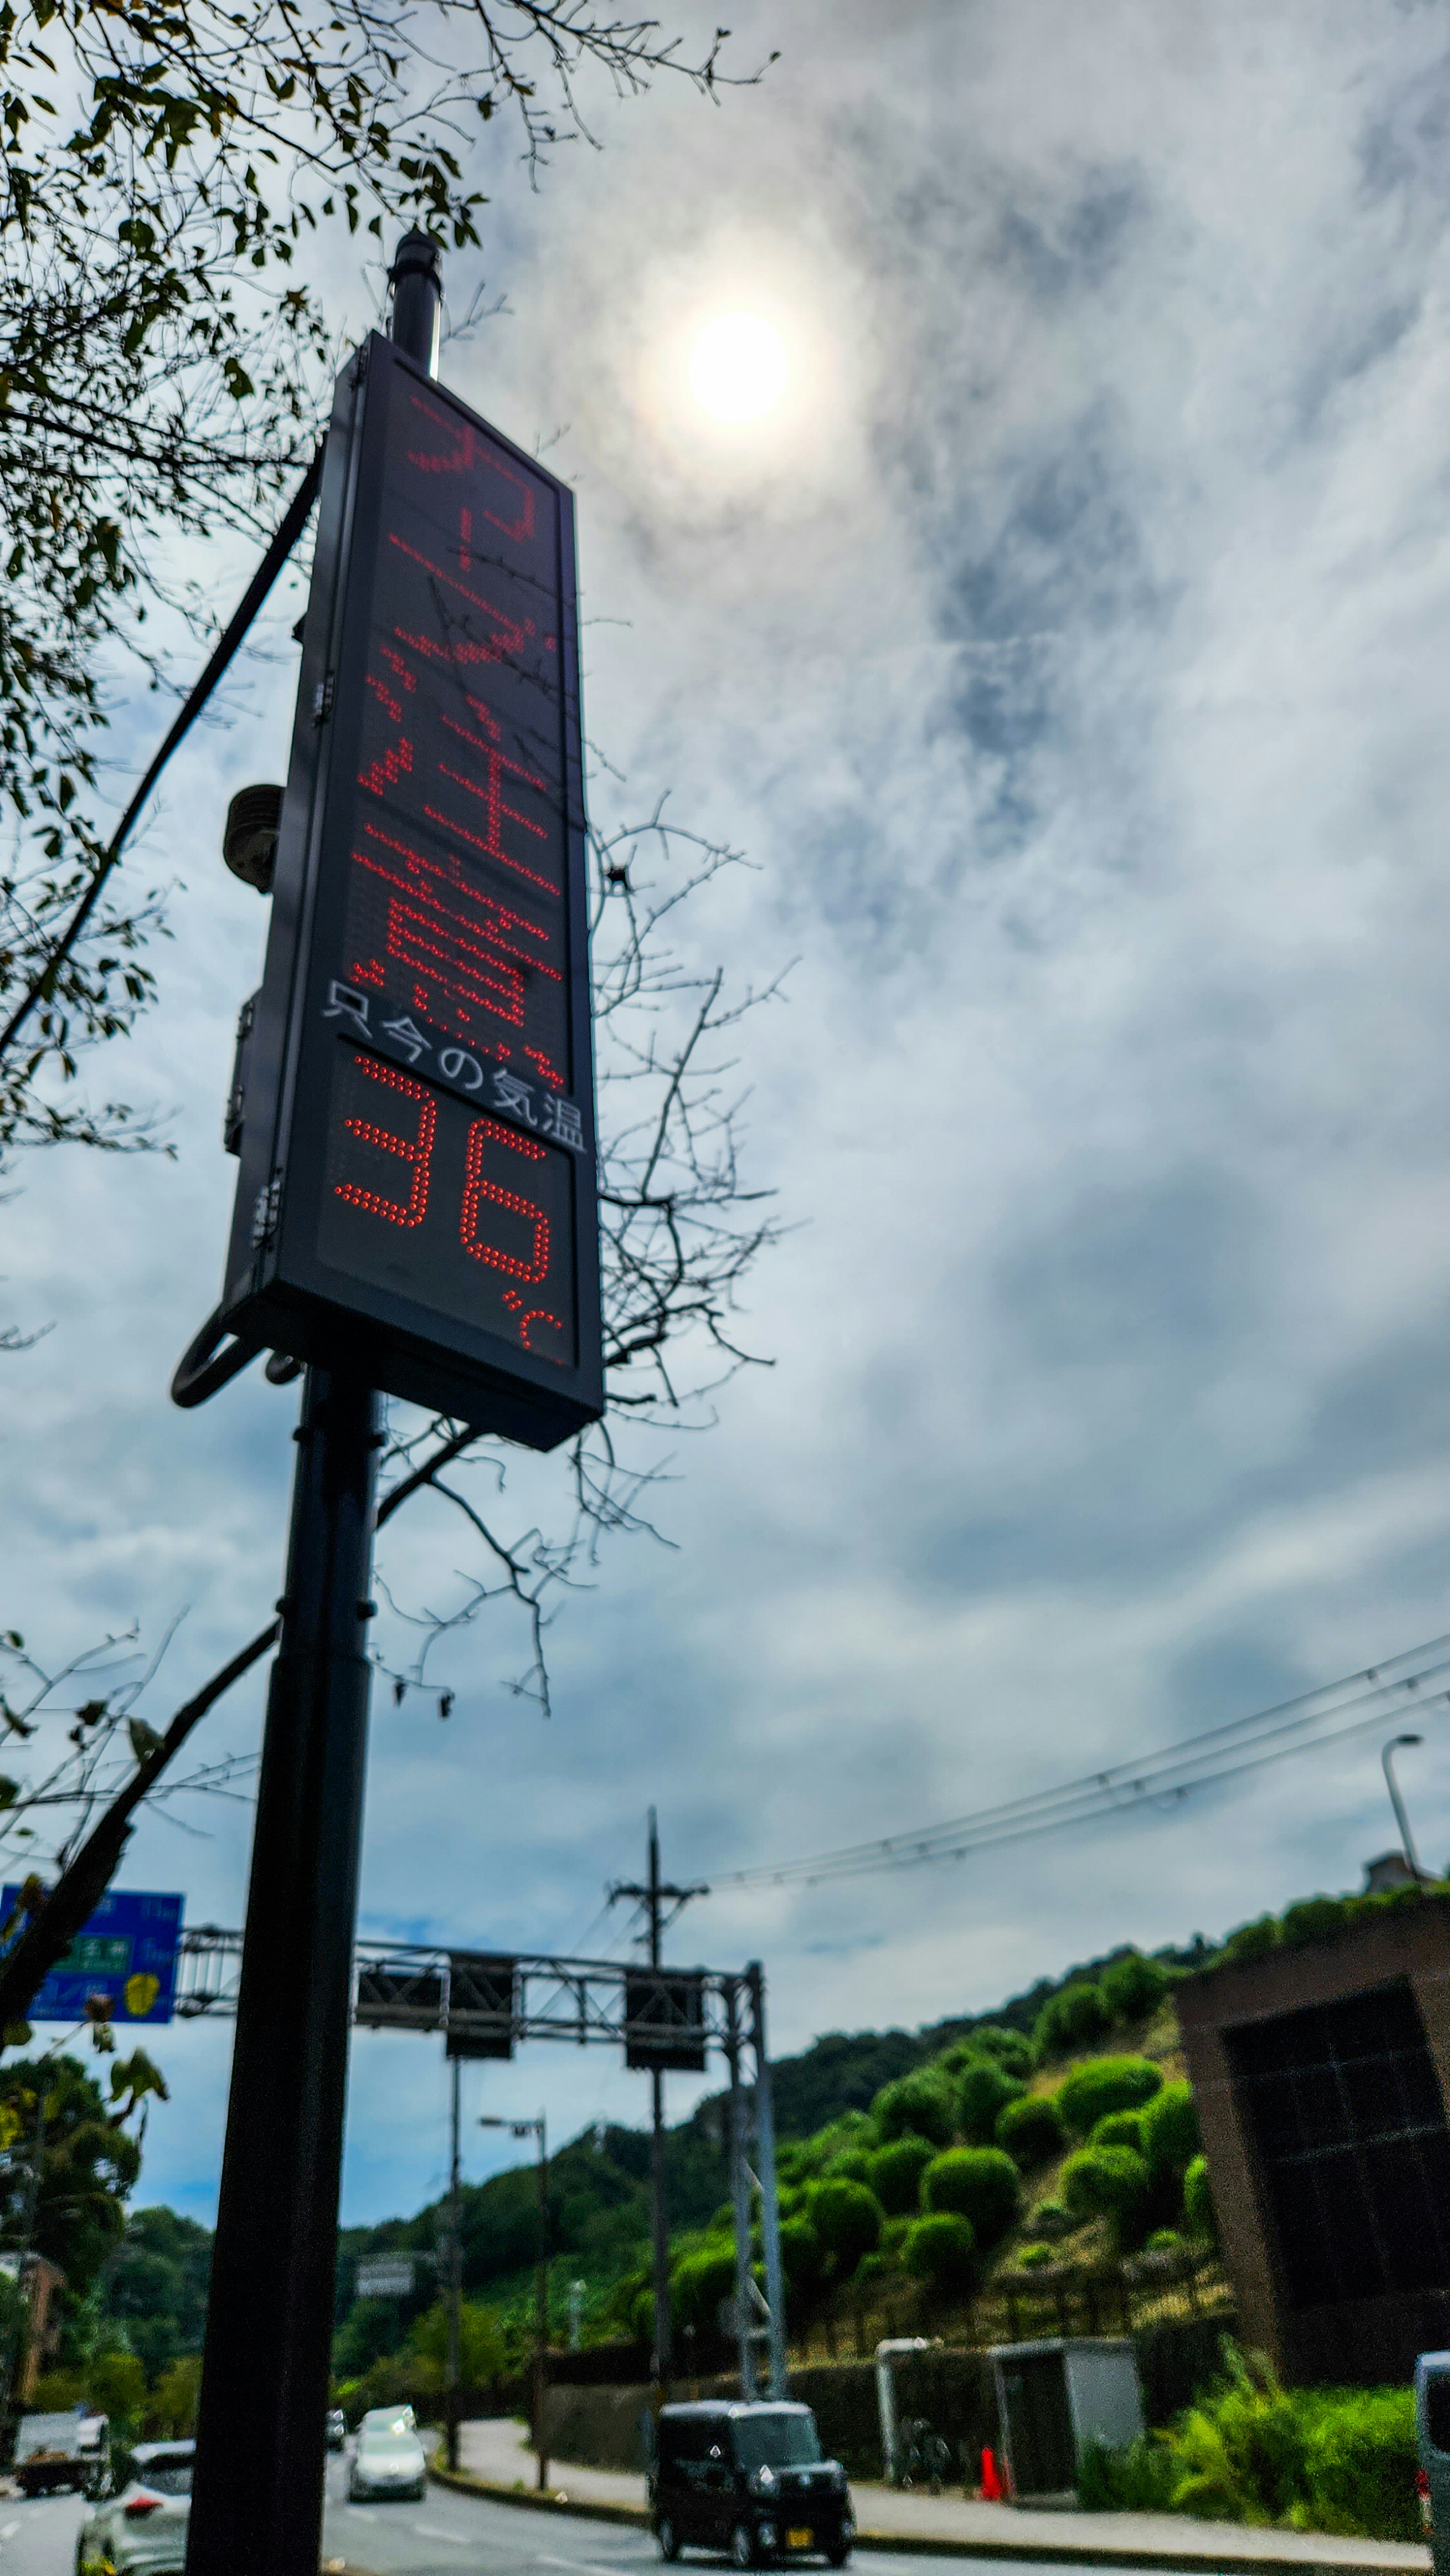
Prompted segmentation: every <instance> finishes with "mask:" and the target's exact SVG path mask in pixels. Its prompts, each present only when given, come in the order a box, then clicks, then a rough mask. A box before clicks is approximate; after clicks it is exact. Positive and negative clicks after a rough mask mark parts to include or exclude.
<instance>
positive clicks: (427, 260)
mask: <svg viewBox="0 0 1450 2576" xmlns="http://www.w3.org/2000/svg"><path fill="white" fill-rule="evenodd" d="M388 279H389V282H390V284H391V286H392V290H393V328H392V339H393V342H394V345H395V346H396V347H397V348H399V349H401V350H402V351H403V352H404V354H405V355H406V356H407V357H410V358H416V360H417V362H418V364H419V366H420V367H422V368H424V369H426V371H427V373H428V374H429V375H430V376H436V375H437V373H438V335H439V327H440V324H441V322H442V317H443V255H442V253H441V251H440V250H439V248H438V244H437V243H436V242H435V241H430V240H429V238H428V235H427V234H426V233H417V232H414V233H404V235H403V238H402V240H401V241H400V242H399V244H398V252H397V257H396V258H395V260H394V261H393V265H392V267H391V268H390V269H389V271H388Z"/></svg>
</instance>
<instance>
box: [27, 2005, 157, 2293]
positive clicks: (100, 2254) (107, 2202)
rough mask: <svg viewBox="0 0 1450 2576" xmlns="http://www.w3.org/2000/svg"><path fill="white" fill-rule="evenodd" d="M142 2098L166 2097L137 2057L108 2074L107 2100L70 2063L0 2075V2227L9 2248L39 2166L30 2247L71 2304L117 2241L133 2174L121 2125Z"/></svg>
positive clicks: (130, 2140) (40, 2062)
mask: <svg viewBox="0 0 1450 2576" xmlns="http://www.w3.org/2000/svg"><path fill="white" fill-rule="evenodd" d="M148 2094H156V2095H158V2096H159V2097H160V2098H161V2099H162V2100H163V2101H164V2100H165V2098H166V2087H165V2085H164V2083H163V2082H162V2079H161V2077H160V2075H159V2074H158V2073H157V2070H156V2069H155V2067H154V2066H152V2065H151V2063H150V2060H149V2059H148V2058H146V2057H145V2056H144V2055H143V2053H142V2051H141V2050H140V2049H137V2050H136V2051H135V2052H134V2054H133V2055H132V2056H131V2057H130V2058H129V2059H127V2060H125V2061H124V2062H122V2063H117V2064H116V2065H114V2066H113V2067H112V2068H111V2070H110V2086H109V2099H107V2097H106V2096H104V2095H103V2094H102V2092H101V2088H100V2086H99V2084H97V2083H96V2082H95V2081H94V2079H93V2078H92V2077H91V2076H89V2075H88V2074H87V2073H86V2071H85V2069H84V2067H83V2066H82V2065H81V2064H80V2063H79V2061H78V2060H77V2059H76V2058H74V2057H55V2058H48V2059H31V2058H24V2057H22V2058H17V2059H16V2060H15V2062H14V2063H13V2064H12V2065H9V2066H6V2067H4V2068H3V2069H0V2113H3V2114H4V2115H5V2117H6V2119H7V2122H8V2125H9V2126H10V2130H11V2136H12V2141H14V2142H15V2143H13V2144H12V2151H11V2156H10V2161H9V2165H8V2168H7V2170H6V2171H5V2172H4V2173H3V2175H0V2225H3V2226H4V2228H5V2232H6V2235H7V2236H8V2238H9V2240H10V2242H11V2243H12V2244H14V2243H15V2242H17V2241H18V2240H19V2236H20V2230H21V2228H22V2226H23V2224H24V2221H25V2219H26V2215H27V2209H28V2200H29V2193H30V2189H31V2177H30V2172H29V2170H28V2169H29V2167H30V2164H31V2161H32V2159H35V2158H37V2157H38V2160H39V2180H38V2186H37V2189H36V2198H35V2220H34V2230H33V2234H32V2237H31V2242H32V2243H33V2244H34V2245H35V2247H36V2249H37V2251H38V2252H39V2253H41V2254H44V2255H45V2256H46V2257H47V2259H48V2260H49V2261H50V2262H52V2263H55V2264H58V2265H59V2267H60V2269H61V2271H62V2272H64V2274H65V2276H66V2283H67V2287H68V2289H69V2291H70V2293H71V2295H72V2296H73V2297H75V2298H83V2297H84V2296H85V2294H86V2292H87V2291H88V2290H89V2289H90V2288H91V2286H92V2284H93V2283H94V2281H95V2279H96V2277H97V2274H98V2273H99V2271H100V2269H101V2265H102V2264H103V2263H104V2261H105V2259H106V2257H107V2255H108V2254H109V2253H110V2252H111V2251H112V2249H113V2247H114V2246H115V2245H116V2244H117V2243H118V2242H119V2241H120V2238H121V2236H122V2233H123V2230H124V2226H125V2203H126V2199H127V2195H128V2194H129V2192H130V2191H131V2188H132V2186H133V2184H134V2183H135V2180H136V2177H137V2175H138V2174H139V2172H140V2170H141V2148H140V2144H139V2142H138V2139H137V2138H136V2137H135V2135H133V2134H132V2130H131V2128H130V2125H129V2123H130V2122H131V2120H132V2118H133V2116H134V2115H135V2114H136V2113H137V2112H138V2111H139V2110H140V2109H141V2106H142V2105H143V2104H144V2102H145V2100H146V2098H147V2096H148Z"/></svg>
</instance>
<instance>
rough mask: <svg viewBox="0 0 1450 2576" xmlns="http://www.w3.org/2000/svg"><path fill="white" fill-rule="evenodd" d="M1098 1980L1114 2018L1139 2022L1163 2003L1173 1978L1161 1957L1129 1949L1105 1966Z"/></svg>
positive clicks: (1103, 1996) (1104, 1999)
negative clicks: (1108, 1966) (1147, 1955)
mask: <svg viewBox="0 0 1450 2576" xmlns="http://www.w3.org/2000/svg"><path fill="white" fill-rule="evenodd" d="M1098 1982H1099V1989H1100V1991H1101V1994H1102V1998H1103V2001H1104V2003H1105V2004H1106V2005H1107V2007H1108V2010H1109V2012H1110V2013H1111V2014H1112V2017H1113V2019H1114V2021H1142V2020H1144V2019H1145V2018H1146V2016H1147V2015H1148V2014H1149V2013H1150V2012H1153V2011H1154V2010H1155V2009H1156V2008H1157V2006H1158V2005H1159V2004H1160V2003H1161V2002H1162V2000H1163V1998H1164V1996H1165V1995H1166V1994H1167V1992H1168V1989H1169V1987H1170V1985H1171V1984H1172V1982H1173V1980H1172V1978H1171V1976H1170V1974H1169V1972H1168V1970H1167V1969H1166V1968H1165V1967H1164V1966H1163V1964H1162V1961H1161V1960H1159V1959H1145V1958H1144V1956H1143V1954H1142V1952H1141V1950H1129V1951H1128V1952H1127V1954H1126V1956H1125V1957H1123V1958H1121V1959H1115V1960H1114V1961H1113V1964H1112V1966H1111V1967H1110V1968H1104V1970H1103V1973H1102V1976H1101V1978H1100V1979H1099V1981H1098Z"/></svg>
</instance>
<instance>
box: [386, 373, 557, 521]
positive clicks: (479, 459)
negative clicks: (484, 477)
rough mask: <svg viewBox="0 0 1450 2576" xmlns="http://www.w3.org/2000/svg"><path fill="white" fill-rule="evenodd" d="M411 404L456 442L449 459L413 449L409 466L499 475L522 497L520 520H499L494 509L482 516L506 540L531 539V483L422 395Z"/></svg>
mask: <svg viewBox="0 0 1450 2576" xmlns="http://www.w3.org/2000/svg"><path fill="white" fill-rule="evenodd" d="M412 404H413V409H414V410H415V411H420V412H421V413H422V414H423V417H424V419H425V420H428V421H431V422H432V423H433V424H434V426H435V427H436V428H438V429H442V430H445V431H446V432H447V433H448V434H449V435H450V436H451V437H452V438H453V440H454V442H455V443H454V446H453V450H452V453H451V454H450V455H447V456H437V455H432V456H429V455H427V454H425V453H423V452H422V451H421V450H420V449H418V448H416V447H410V448H409V450H408V463H409V464H410V465H416V466H417V468H418V471H419V472H420V473H421V474H472V473H473V472H475V471H476V469H477V468H478V467H479V466H484V467H486V468H487V469H488V470H489V471H490V472H491V473H494V474H497V475H498V476H499V478H500V480H501V481H503V482H505V483H512V484H513V486H514V487H515V490H517V491H518V492H520V493H521V494H522V495H523V498H522V501H521V502H520V504H519V508H518V514H517V517H516V518H514V519H513V520H512V521H510V520H508V519H496V518H495V517H494V514H493V512H492V510H485V511H484V514H483V515H484V517H485V518H486V519H487V521H488V523H489V526H490V527H493V528H499V529H501V530H502V532H503V534H504V535H505V536H506V537H512V538H514V539H515V541H516V542H517V543H519V544H522V543H523V542H524V541H525V540H526V539H527V538H529V537H531V536H532V535H533V533H534V487H533V485H532V483H526V482H525V480H524V478H523V476H522V474H520V473H518V472H517V471H516V470H515V468H514V467H513V466H512V465H506V464H505V463H504V460H503V458H502V457H501V456H493V455H490V454H489V452H488V450H487V448H485V447H484V445H483V443H482V441H481V440H480V439H479V437H478V436H477V434H476V432H475V431H474V430H472V429H470V428H469V426H468V424H467V423H466V422H465V421H455V420H452V419H450V418H447V417H445V416H444V415H442V414H441V413H439V412H438V411H437V410H436V409H435V408H434V406H433V404H432V403H430V402H427V401H425V400H424V398H423V397H422V396H421V395H420V394H414V395H413V396H412Z"/></svg>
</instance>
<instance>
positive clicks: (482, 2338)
mask: <svg viewBox="0 0 1450 2576" xmlns="http://www.w3.org/2000/svg"><path fill="white" fill-rule="evenodd" d="M408 2343H409V2347H410V2349H411V2350H412V2351H413V2352H414V2353H416V2355H417V2357H418V2359H419V2360H420V2361H422V2362H425V2363H427V2364H429V2365H430V2367H431V2368H432V2369H433V2370H434V2371H436V2373H437V2384H438V2386H439V2387H440V2388H441V2387H442V2385H443V2373H444V2369H445V2366H446V2364H447V2360H448V2306H447V2302H446V2301H445V2300H443V2299H435V2300H434V2302H433V2305H432V2306H431V2308H426V2309H425V2310H424V2312H423V2314H422V2316H421V2317H419V2318H418V2319H417V2320H416V2322H415V2324H414V2325H413V2328H412V2330H411V2332H410V2334H409V2336H408ZM458 2356H459V2370H460V2374H461V2377H462V2382H463V2385H464V2387H465V2388H483V2387H486V2386H487V2385H488V2383H489V2382H490V2381H491V2380H495V2379H497V2378H499V2377H500V2376H501V2374H502V2372H503V2369H504V2366H505V2363H506V2361H507V2358H508V2355H507V2348H506V2346H505V2343H504V2338H503V2332H502V2329H501V2327H500V2325H499V2321H498V2311H497V2309H495V2308H487V2307H484V2306H483V2305H482V2304H481V2302H480V2301H479V2300H477V2299H465V2300H464V2301H463V2302H462V2305H461V2308H460V2311H459V2337H458Z"/></svg>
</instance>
